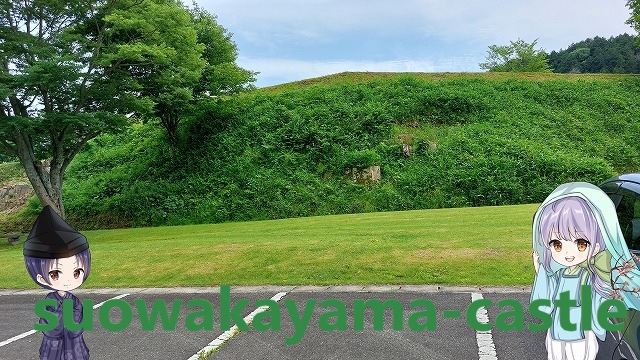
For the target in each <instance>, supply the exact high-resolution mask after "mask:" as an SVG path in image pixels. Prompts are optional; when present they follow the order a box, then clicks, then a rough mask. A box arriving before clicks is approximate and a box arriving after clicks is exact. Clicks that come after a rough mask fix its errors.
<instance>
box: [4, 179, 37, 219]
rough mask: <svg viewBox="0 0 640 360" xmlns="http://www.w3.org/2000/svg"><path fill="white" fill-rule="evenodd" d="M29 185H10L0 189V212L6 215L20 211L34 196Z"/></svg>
mask: <svg viewBox="0 0 640 360" xmlns="http://www.w3.org/2000/svg"><path fill="white" fill-rule="evenodd" d="M33 194H34V192H33V188H32V187H31V184H29V183H16V184H8V185H5V186H3V187H0V212H2V213H4V214H8V213H13V212H16V211H18V210H20V209H21V208H22V207H23V206H24V205H25V204H26V203H27V201H29V198H30V197H31V196H33Z"/></svg>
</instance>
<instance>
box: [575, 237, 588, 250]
mask: <svg viewBox="0 0 640 360" xmlns="http://www.w3.org/2000/svg"><path fill="white" fill-rule="evenodd" d="M576 245H577V246H578V251H585V250H587V248H588V247H589V242H588V241H587V240H585V239H578V240H576Z"/></svg>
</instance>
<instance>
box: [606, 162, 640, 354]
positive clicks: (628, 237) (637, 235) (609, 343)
mask: <svg viewBox="0 0 640 360" xmlns="http://www.w3.org/2000/svg"><path fill="white" fill-rule="evenodd" d="M600 188H601V189H602V190H603V191H604V192H605V193H607V195H609V197H610V198H611V200H612V201H613V204H614V205H615V206H616V212H617V213H618V222H619V223H620V228H621V229H622V234H623V235H624V239H625V241H626V243H627V246H628V247H629V250H630V251H631V252H632V253H634V254H635V255H637V256H640V173H633V174H624V175H620V176H616V177H613V178H611V179H608V180H607V181H605V182H603V183H602V184H600ZM637 265H638V266H639V267H640V263H639V264H637ZM625 324H626V326H625V329H624V330H623V331H621V332H616V333H609V334H607V339H606V341H605V343H606V344H604V345H605V346H604V347H605V348H608V349H609V351H604V353H603V354H602V357H601V354H600V352H598V359H601V358H602V359H605V358H606V359H612V360H614V359H615V360H620V359H628V360H631V359H640V315H639V314H638V311H636V310H628V311H627V318H626V320H625ZM610 336H611V337H610ZM611 347H613V349H612V350H611ZM605 354H606V355H605Z"/></svg>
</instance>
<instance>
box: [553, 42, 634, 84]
mask: <svg viewBox="0 0 640 360" xmlns="http://www.w3.org/2000/svg"><path fill="white" fill-rule="evenodd" d="M637 38H638V37H637V36H632V35H629V34H622V35H618V36H616V37H610V38H609V39H605V38H603V37H599V36H596V37H594V38H593V39H586V40H583V41H580V42H578V43H575V44H572V45H571V46H569V47H568V48H567V49H566V50H560V51H552V52H551V53H550V54H549V65H550V66H551V68H552V69H553V71H554V72H557V73H609V74H638V73H640V57H639V56H640V49H639V48H638V46H637Z"/></svg>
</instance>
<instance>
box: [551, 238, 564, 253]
mask: <svg viewBox="0 0 640 360" xmlns="http://www.w3.org/2000/svg"><path fill="white" fill-rule="evenodd" d="M549 244H550V245H551V246H553V250H555V251H557V252H560V251H562V243H561V242H560V241H558V240H553V241H551V242H550V243H549Z"/></svg>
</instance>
